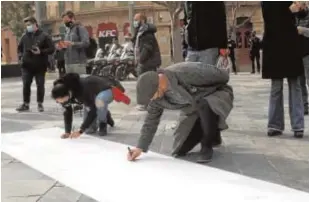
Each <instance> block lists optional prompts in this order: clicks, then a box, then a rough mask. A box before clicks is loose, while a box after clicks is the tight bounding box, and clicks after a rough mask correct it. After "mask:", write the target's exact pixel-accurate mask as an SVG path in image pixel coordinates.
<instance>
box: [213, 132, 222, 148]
mask: <svg viewBox="0 0 309 202" xmlns="http://www.w3.org/2000/svg"><path fill="white" fill-rule="evenodd" d="M221 144H222V137H221V132H220V130H218V131H217V134H216V136H215V139H214V140H213V141H212V146H213V147H219V146H220V145H221Z"/></svg>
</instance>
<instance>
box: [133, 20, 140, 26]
mask: <svg viewBox="0 0 309 202" xmlns="http://www.w3.org/2000/svg"><path fill="white" fill-rule="evenodd" d="M139 26H140V22H139V21H137V20H134V22H133V27H134V28H138V27H139Z"/></svg>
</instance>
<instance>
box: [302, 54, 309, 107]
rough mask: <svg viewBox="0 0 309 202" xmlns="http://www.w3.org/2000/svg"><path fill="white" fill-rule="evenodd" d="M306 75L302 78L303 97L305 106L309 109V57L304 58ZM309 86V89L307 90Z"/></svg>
mask: <svg viewBox="0 0 309 202" xmlns="http://www.w3.org/2000/svg"><path fill="white" fill-rule="evenodd" d="M303 62H304V68H305V73H304V75H302V76H301V77H300V85H301V90H302V95H303V101H304V106H305V107H308V88H309V55H307V56H305V57H303ZM307 86H308V88H307Z"/></svg>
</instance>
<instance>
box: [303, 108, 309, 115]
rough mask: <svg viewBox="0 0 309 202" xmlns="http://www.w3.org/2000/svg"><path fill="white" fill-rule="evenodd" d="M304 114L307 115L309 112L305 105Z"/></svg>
mask: <svg viewBox="0 0 309 202" xmlns="http://www.w3.org/2000/svg"><path fill="white" fill-rule="evenodd" d="M304 114H305V115H308V114H309V107H305V111H304Z"/></svg>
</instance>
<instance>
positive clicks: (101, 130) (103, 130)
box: [99, 123, 107, 136]
mask: <svg viewBox="0 0 309 202" xmlns="http://www.w3.org/2000/svg"><path fill="white" fill-rule="evenodd" d="M105 135H107V124H106V123H100V126H99V136H105Z"/></svg>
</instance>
